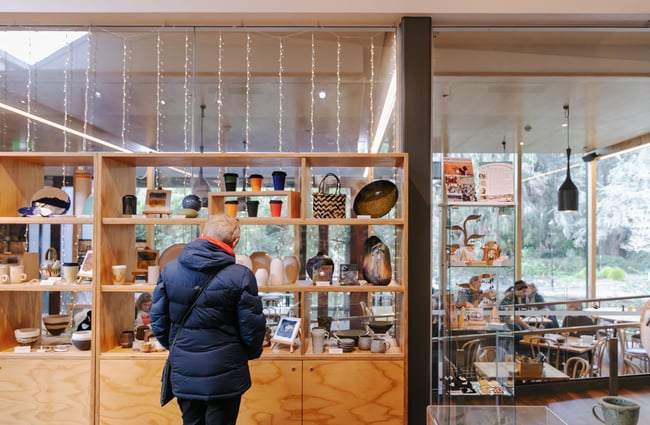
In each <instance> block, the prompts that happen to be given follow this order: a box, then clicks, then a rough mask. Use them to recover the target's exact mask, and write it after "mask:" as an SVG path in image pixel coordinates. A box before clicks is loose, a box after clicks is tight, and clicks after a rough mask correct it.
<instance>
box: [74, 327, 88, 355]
mask: <svg viewBox="0 0 650 425" xmlns="http://www.w3.org/2000/svg"><path fill="white" fill-rule="evenodd" d="M91 337H92V331H77V332H75V333H73V334H72V337H71V338H70V342H72V345H74V346H75V347H77V349H78V350H83V351H85V350H90V339H91Z"/></svg>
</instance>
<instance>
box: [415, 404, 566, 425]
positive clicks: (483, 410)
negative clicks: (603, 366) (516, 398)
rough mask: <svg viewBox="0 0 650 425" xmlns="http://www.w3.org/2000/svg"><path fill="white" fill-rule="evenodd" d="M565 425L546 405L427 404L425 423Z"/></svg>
mask: <svg viewBox="0 0 650 425" xmlns="http://www.w3.org/2000/svg"><path fill="white" fill-rule="evenodd" d="M457 424H463V425H492V424H499V425H501V424H508V425H567V423H566V422H565V421H563V420H562V419H561V418H560V417H559V416H557V415H556V414H555V413H554V412H553V411H552V410H550V409H549V408H547V407H546V406H512V405H509V406H502V405H497V406H494V405H491V406H476V405H470V406H463V405H453V406H452V405H436V406H427V425H457Z"/></svg>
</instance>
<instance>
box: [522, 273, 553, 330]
mask: <svg viewBox="0 0 650 425" xmlns="http://www.w3.org/2000/svg"><path fill="white" fill-rule="evenodd" d="M544 302H546V300H545V299H544V297H543V296H542V295H541V294H540V293H539V292H538V291H537V286H535V284H534V283H528V288H527V289H526V300H525V303H526V304H537V303H544ZM529 309H530V310H539V308H537V307H529ZM541 310H555V307H554V306H552V305H551V306H543V307H541ZM535 317H538V318H540V319H541V317H540V316H535ZM548 319H549V320H550V321H551V323H550V325H549V326H545V327H549V328H559V327H560V326H559V325H558V323H557V318H556V317H555V316H548Z"/></svg>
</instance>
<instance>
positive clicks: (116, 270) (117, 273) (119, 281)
mask: <svg viewBox="0 0 650 425" xmlns="http://www.w3.org/2000/svg"><path fill="white" fill-rule="evenodd" d="M112 271H113V284H114V285H123V284H124V282H125V281H126V265H124V264H116V265H114V266H113V268H112Z"/></svg>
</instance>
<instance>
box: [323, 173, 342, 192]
mask: <svg viewBox="0 0 650 425" xmlns="http://www.w3.org/2000/svg"><path fill="white" fill-rule="evenodd" d="M328 177H334V178H335V179H336V194H338V193H339V192H340V191H341V180H339V176H337V175H336V174H334V173H327V174H325V175H324V176H323V178H322V179H321V181H320V183H319V184H318V191H319V192H320V193H327V192H326V191H325V179H327V178H328Z"/></svg>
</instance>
